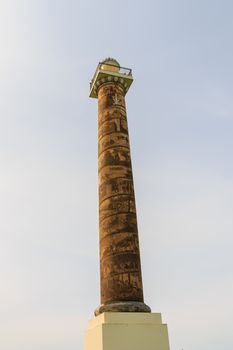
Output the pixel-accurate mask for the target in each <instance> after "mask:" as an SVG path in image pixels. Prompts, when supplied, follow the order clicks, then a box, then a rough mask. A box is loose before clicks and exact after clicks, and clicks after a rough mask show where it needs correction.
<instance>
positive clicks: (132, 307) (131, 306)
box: [95, 301, 151, 316]
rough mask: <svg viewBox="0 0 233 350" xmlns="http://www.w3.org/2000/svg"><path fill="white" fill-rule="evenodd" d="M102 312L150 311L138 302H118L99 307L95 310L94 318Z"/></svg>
mask: <svg viewBox="0 0 233 350" xmlns="http://www.w3.org/2000/svg"><path fill="white" fill-rule="evenodd" d="M103 312H151V309H150V307H149V306H147V305H146V304H144V303H142V302H140V301H124V302H123V301H119V302H115V303H110V304H102V305H100V306H99V307H98V308H97V309H96V310H95V316H98V315H100V314H102V313H103Z"/></svg>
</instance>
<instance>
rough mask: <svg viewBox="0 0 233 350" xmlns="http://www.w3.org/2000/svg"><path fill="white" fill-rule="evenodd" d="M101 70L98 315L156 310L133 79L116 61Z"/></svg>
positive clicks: (98, 93)
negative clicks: (135, 162) (133, 125)
mask: <svg viewBox="0 0 233 350" xmlns="http://www.w3.org/2000/svg"><path fill="white" fill-rule="evenodd" d="M99 70H100V71H99V79H98V71H97V73H96V74H97V79H96V80H94V81H92V86H94V89H95V92H94V93H95V96H93V97H97V98H98V170H99V241H100V280H101V281H100V287H101V305H100V307H98V308H97V310H96V311H95V315H99V314H100V313H102V312H106V311H117V312H150V308H149V307H148V306H147V305H146V304H144V300H143V286H142V275H141V264H140V252H139V241H138V229H137V217H136V205H135V196H134V185H133V173H132V165H131V157H130V145H129V134H128V126H127V117H126V107H125V93H126V91H127V89H128V87H129V85H130V84H129V82H130V83H131V82H132V75H131V74H129V75H128V76H127V75H126V74H124V73H123V74H122V73H121V72H120V66H119V64H118V63H117V62H116V61H115V60H112V59H107V60H105V61H104V62H102V63H101V65H100V67H99ZM101 73H102V74H104V77H103V76H101ZM130 73H131V72H130ZM127 77H128V78H127ZM94 78H95V77H94ZM127 79H131V80H129V81H128V80H127Z"/></svg>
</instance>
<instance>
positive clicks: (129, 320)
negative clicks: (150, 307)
mask: <svg viewBox="0 0 233 350" xmlns="http://www.w3.org/2000/svg"><path fill="white" fill-rule="evenodd" d="M84 350H169V340H168V332H167V325H166V324H162V321H161V314H159V313H142V312H105V313H102V314H100V315H99V316H97V317H95V318H94V319H92V320H91V321H89V322H88V328H87V330H86V332H85V336H84Z"/></svg>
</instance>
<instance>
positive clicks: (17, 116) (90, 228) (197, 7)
mask: <svg viewBox="0 0 233 350" xmlns="http://www.w3.org/2000/svg"><path fill="white" fill-rule="evenodd" d="M232 16H233V2H232V1H231V0H221V1H217V0H195V1H193V0H186V1H184V0H144V1H138V0H134V1H131V0H125V1H123V0H118V1H111V0H108V1H107V0H99V1H94V0H93V1H90V0H76V1H74V0H66V1H64V0H63V1H62V0H56V1H55V0H49V1H48V0H47V1H45V0H37V1H36V0H30V1H29V0H20V1H19V0H1V1H0V94H1V98H0V216H1V220H0V237H1V239H0V242H1V244H0V278H1V284H0V349H4V350H76V349H83V334H84V330H85V328H86V327H87V322H88V320H89V319H91V318H92V317H93V312H94V310H95V308H96V307H97V306H98V305H99V260H98V192H97V181H98V180H97V100H95V99H90V98H89V82H90V80H91V78H92V76H93V74H94V72H95V69H96V66H97V64H98V63H99V61H101V60H102V59H104V58H106V57H108V56H111V57H114V58H116V59H117V60H118V61H119V62H120V63H121V65H122V66H124V67H130V68H132V71H133V76H134V83H133V85H132V86H131V88H130V90H129V92H128V93H127V96H126V102H127V112H128V123H129V131H130V143H131V155H132V163H133V171H134V184H135V193H136V202H137V216H138V226H139V237H140V248H141V262H142V272H143V284H144V297H145V302H146V303H147V304H148V305H150V307H151V309H152V311H153V312H161V313H162V318H163V322H164V323H167V324H168V331H169V340H170V347H171V350H181V349H183V350H197V349H198V350H219V349H222V350H232V348H233V335H232V334H233V327H232V318H233V306H232V294H233V276H232V265H233V254H232V244H233V238H232V232H233V215H232V207H233V162H232V149H233V137H232V134H233V99H232V95H233V64H232V62H233V46H232V37H233V21H232Z"/></svg>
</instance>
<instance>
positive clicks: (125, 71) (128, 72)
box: [97, 62, 132, 75]
mask: <svg viewBox="0 0 233 350" xmlns="http://www.w3.org/2000/svg"><path fill="white" fill-rule="evenodd" d="M102 66H109V68H110V69H109V71H113V69H114V70H115V71H116V72H117V73H119V74H123V75H132V69H130V68H126V67H119V66H116V65H114V64H111V63H107V62H100V63H99V64H98V67H97V70H103V71H104V70H106V69H101V67H102Z"/></svg>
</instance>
